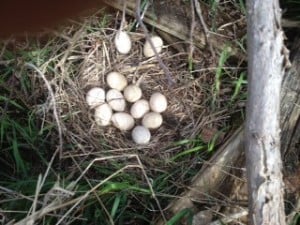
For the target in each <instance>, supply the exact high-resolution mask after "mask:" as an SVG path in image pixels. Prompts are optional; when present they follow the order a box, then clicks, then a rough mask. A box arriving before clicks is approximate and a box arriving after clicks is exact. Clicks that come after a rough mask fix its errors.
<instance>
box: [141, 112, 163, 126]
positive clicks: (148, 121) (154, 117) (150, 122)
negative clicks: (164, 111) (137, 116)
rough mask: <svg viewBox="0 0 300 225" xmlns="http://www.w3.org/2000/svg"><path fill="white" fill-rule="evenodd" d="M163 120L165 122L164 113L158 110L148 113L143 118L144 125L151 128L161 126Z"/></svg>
mask: <svg viewBox="0 0 300 225" xmlns="http://www.w3.org/2000/svg"><path fill="white" fill-rule="evenodd" d="M162 122H163V118H162V115H161V114H159V113H157V112H149V113H146V114H145V116H144V117H143V120H142V124H143V126H144V127H147V128H149V129H156V128H159V127H160V126H161V124H162Z"/></svg>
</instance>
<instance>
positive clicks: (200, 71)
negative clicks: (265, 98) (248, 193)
mask: <svg viewBox="0 0 300 225" xmlns="http://www.w3.org/2000/svg"><path fill="white" fill-rule="evenodd" d="M101 21H102V22H103V21H104V19H103V16H102V15H101V14H96V15H94V16H93V17H91V18H87V19H85V20H83V21H81V22H74V23H72V24H71V25H69V26H68V27H66V28H64V29H62V30H60V31H59V32H58V31H57V32H54V34H53V36H52V37H51V38H49V40H48V39H47V40H46V41H45V40H41V39H34V40H32V39H31V40H29V41H28V40H25V41H24V42H13V41H10V42H9V43H8V44H7V45H6V47H5V48H3V49H9V50H10V49H13V51H14V52H16V55H17V57H16V59H15V61H13V62H9V61H5V63H7V66H15V67H14V70H15V71H16V72H17V73H20V74H22V73H26V75H27V77H28V81H29V82H30V86H31V89H30V91H31V92H29V93H27V95H25V97H24V99H25V100H24V102H25V103H24V104H25V105H28V108H30V109H34V110H33V112H34V114H35V116H36V117H37V118H39V123H38V124H39V129H40V132H42V131H51V132H49V133H47V135H46V137H45V139H47V140H48V141H49V145H48V149H47V151H48V152H47V153H46V155H47V156H48V157H46V158H48V160H49V158H51V157H52V156H53V153H54V152H57V151H58V150H59V151H61V157H60V158H59V159H58V158H56V160H55V161H54V162H53V164H52V163H47V164H48V169H49V170H50V171H52V172H49V171H48V172H49V173H53V174H54V177H55V179H57V180H58V181H59V182H58V184H57V185H56V186H54V188H50V189H49V190H48V191H47V192H46V193H45V192H43V194H41V192H42V191H41V190H42V186H43V185H44V183H40V182H37V185H36V186H37V190H39V191H37V192H36V195H35V197H36V199H35V200H34V197H31V198H30V202H32V205H33V206H36V209H33V211H31V212H30V213H29V214H28V216H27V217H26V219H33V220H32V221H35V220H39V219H41V218H45V216H46V215H50V217H57V221H58V222H62V221H64V224H72V222H74V221H76V220H77V221H81V220H82V221H84V220H85V218H82V217H81V215H80V211H81V210H84V208H85V207H87V206H86V205H85V204H84V202H85V201H86V200H87V199H90V198H91V199H92V203H91V204H95V205H97V207H99V208H100V209H102V210H103V211H104V215H106V219H107V220H106V221H110V223H111V224H113V222H112V221H113V220H114V219H115V218H112V216H111V214H110V209H108V208H107V207H108V206H107V204H108V203H106V200H107V197H106V196H105V195H104V194H103V193H102V194H101V193H100V192H99V187H102V186H105V185H106V184H107V182H108V181H110V182H121V181H122V180H124V179H125V180H126V179H128V182H129V183H130V182H133V181H134V182H133V183H134V185H136V186H137V187H139V188H141V189H142V188H144V189H147V190H150V191H149V192H148V193H147V195H151V196H152V197H153V198H145V199H144V197H143V195H141V196H140V195H138V194H136V193H131V194H129V196H130V198H131V199H132V200H131V203H128V204H129V206H130V207H132V208H133V210H132V211H135V212H136V215H138V214H139V212H138V208H139V207H141V206H143V207H144V209H145V210H146V209H147V208H148V209H149V212H151V211H152V210H154V211H155V213H154V214H153V215H151V213H149V212H148V215H149V216H148V219H150V220H151V219H152V220H154V218H155V216H156V215H157V214H158V213H160V214H164V212H163V210H162V208H161V207H165V206H166V205H167V201H165V200H163V199H172V198H175V197H176V195H177V194H179V193H180V190H182V189H183V188H184V187H185V185H186V184H187V183H188V181H189V179H190V178H191V177H192V175H193V174H194V173H195V171H196V169H198V168H199V167H200V166H201V165H200V164H199V159H200V158H201V157H203V158H204V159H205V158H207V157H208V155H209V153H207V152H206V151H205V150H207V149H208V147H207V143H209V141H210V140H211V139H212V138H213V137H214V135H216V133H217V131H220V130H222V129H223V130H224V131H225V130H230V129H231V127H232V126H234V125H233V121H234V120H232V119H230V118H232V115H240V114H239V113H240V112H242V111H243V107H244V105H243V104H242V103H243V101H244V99H242V98H238V99H237V100H236V101H235V102H234V103H233V104H231V105H230V104H229V103H228V102H229V100H230V97H231V96H232V94H233V92H234V87H235V84H234V83H233V82H232V80H237V78H238V76H239V73H240V72H241V71H242V70H243V68H240V67H238V66H233V67H232V66H231V65H226V66H227V67H226V66H224V69H223V70H224V71H225V72H224V74H226V76H225V78H224V81H222V85H221V90H220V93H218V94H217V99H216V102H215V103H216V104H213V103H212V101H213V97H212V96H213V94H214V93H213V92H214V88H213V86H214V82H215V74H216V70H217V69H218V65H217V64H216V65H214V64H212V62H211V60H209V59H207V58H202V56H203V55H205V56H207V52H206V53H205V50H199V49H196V50H195V52H194V57H195V58H194V59H193V63H194V64H195V65H196V67H197V69H195V71H188V69H187V68H188V61H187V59H188V53H185V52H182V53H176V52H174V49H173V48H172V46H171V45H170V46H169V45H168V44H166V45H165V48H164V50H163V52H162V54H161V58H162V60H163V61H164V63H165V64H166V65H167V66H168V68H169V69H170V71H171V73H172V76H173V79H174V80H175V84H174V85H173V86H170V85H169V84H168V82H167V79H166V76H165V75H164V73H163V71H162V69H161V68H160V67H159V65H158V63H157V60H156V59H155V58H151V59H146V58H144V57H143V55H142V46H143V43H144V34H143V33H142V32H139V31H136V32H132V33H130V36H131V38H132V40H133V43H134V44H133V49H132V51H131V53H130V54H129V55H125V56H124V55H120V54H118V53H117V51H116V49H115V46H114V44H113V38H114V36H115V33H116V30H115V29H112V28H107V27H117V25H116V24H118V20H117V19H111V20H110V22H109V23H106V24H105V26H103V24H101V23H102V22H101ZM16 43H17V44H16ZM10 44H12V45H14V47H13V48H12V47H11V46H10ZM33 45H36V48H35V47H31V46H33ZM19 52H27V53H29V52H31V53H35V54H36V55H33V56H34V57H32V58H30V57H29V58H26V57H24V55H19ZM216 53H217V54H220V53H218V52H216ZM27 56H28V55H27ZM3 62H4V61H3ZM3 62H2V63H3ZM15 62H17V63H16V64H15ZM25 63H31V64H33V65H35V66H36V67H37V69H34V68H28V67H26V64H25ZM226 64H227V63H226ZM236 65H240V62H237V63H236ZM229 66H231V67H230V68H229ZM226 68H227V69H226ZM37 71H39V72H37ZM110 71H118V72H120V73H122V74H124V75H125V76H126V77H127V79H128V81H129V82H140V85H141V88H142V90H143V97H144V98H146V99H149V96H150V95H151V93H153V92H154V91H160V92H162V93H164V94H165V95H166V97H167V99H168V103H169V107H168V109H167V111H166V112H164V113H163V118H164V123H163V125H162V127H160V128H159V129H158V130H155V131H153V132H152V139H151V143H150V144H149V145H146V146H137V145H136V144H134V143H133V141H132V140H131V138H130V132H121V131H119V130H117V129H116V128H114V127H106V128H101V127H98V126H97V125H96V124H95V122H94V119H93V110H92V109H89V108H88V106H87V104H86V103H85V94H86V92H87V90H89V88H91V87H95V86H99V87H104V88H105V89H107V88H108V87H107V84H106V80H105V76H106V74H107V73H108V72H110ZM41 74H42V75H43V76H44V78H45V79H46V80H47V81H46V82H45V80H43V79H42V77H41ZM222 79H223V78H222ZM47 83H48V84H49V85H48V87H47V85H45V84H47ZM15 84H16V83H15ZM12 88H19V85H17V84H16V85H15V86H12ZM50 90H52V92H53V95H51V92H50ZM21 95H22V93H21ZM54 104H55V107H56V109H54ZM54 111H57V117H55V116H54ZM58 124H59V127H60V128H59V129H60V130H61V133H62V137H61V139H60V138H59V135H58V133H59V129H58V128H57V127H58V126H57V125H58ZM237 125H238V124H237ZM237 125H236V126H237ZM49 127H51V128H49ZM203 133H206V137H205V138H203V140H202V139H201V138H202V137H201V134H203ZM224 134H225V133H224V132H223V133H222V135H221V136H222V137H223V138H224ZM223 138H221V139H219V140H218V142H217V144H221V143H222V141H223ZM60 141H61V143H60ZM183 141H185V143H186V144H178V142H183ZM176 143H177V144H176ZM197 145H198V146H199V145H203V146H205V147H204V150H203V151H198V152H196V153H191V154H187V155H185V156H184V157H182V158H180V159H179V160H178V161H177V160H176V162H174V161H172V160H171V159H172V158H173V157H175V156H176V155H177V154H179V153H180V152H182V151H184V150H187V149H189V148H193V147H195V146H197ZM49 156H51V157H49ZM48 162H49V161H48ZM97 167H99V168H100V169H99V170H97ZM33 170H35V169H34V168H33ZM35 172H36V173H44V171H35ZM60 173H62V174H60ZM61 176H62V177H63V180H60V178H59V177H61ZM120 176H121V177H120ZM160 176H161V177H162V178H160ZM47 178H48V174H47V173H45V174H44V177H43V179H44V180H43V181H44V182H45V180H46V179H47ZM160 179H161V180H160ZM64 180H65V181H68V182H66V184H64ZM69 181H74V183H69ZM151 182H152V183H151ZM159 182H161V184H162V186H161V187H160V186H159V184H157V183H159ZM67 183H68V185H67ZM81 183H84V185H87V186H88V187H87V188H85V190H88V191H85V192H84V191H83V192H81V189H82V190H84V188H81V189H80V188H79V186H80V185H81ZM84 185H83V186H84ZM153 186H154V187H153ZM75 187H77V188H78V190H76V188H75ZM154 189H155V190H154ZM53 191H54V193H56V194H54V196H55V197H54V199H51V200H49V196H53V195H52V193H53ZM112 192H113V191H112ZM138 192H139V191H138ZM141 192H142V191H141V190H140V192H139V193H141ZM5 193H8V192H5ZM60 195H61V196H63V197H59V196H60ZM102 196H103V199H104V200H103V199H102ZM157 196H159V197H157ZM19 197H20V196H19ZM21 198H22V197H21ZM158 198H159V199H158ZM149 199H150V200H149ZM153 199H154V200H155V201H154V202H152V201H153ZM43 201H44V203H43ZM149 202H150V205H149ZM89 204H90V203H89ZM110 204H111V203H110ZM126 204H127V203H126ZM161 204H162V206H161ZM108 205H109V204H108ZM150 206H151V207H152V208H151V209H150V208H149V207H150ZM40 210H44V211H42V213H41V211H40ZM48 210H49V211H48ZM142 211H143V210H142ZM119 213H120V212H119ZM30 215H32V216H30ZM137 221H139V220H138V219H137ZM105 223H106V222H104V223H103V224H105ZM107 223H109V222H107ZM134 223H135V222H133V221H132V224H134ZM32 224H33V223H32Z"/></svg>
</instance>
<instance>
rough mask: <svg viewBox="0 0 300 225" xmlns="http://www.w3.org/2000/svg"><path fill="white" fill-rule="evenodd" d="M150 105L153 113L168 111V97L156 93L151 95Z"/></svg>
mask: <svg viewBox="0 0 300 225" xmlns="http://www.w3.org/2000/svg"><path fill="white" fill-rule="evenodd" d="M149 104H150V109H151V110H152V111H154V112H158V113H161V112H163V111H165V110H166V109H167V105H168V102H167V98H166V96H164V95H163V94H161V93H159V92H155V93H153V94H152V95H151V97H150V100H149Z"/></svg>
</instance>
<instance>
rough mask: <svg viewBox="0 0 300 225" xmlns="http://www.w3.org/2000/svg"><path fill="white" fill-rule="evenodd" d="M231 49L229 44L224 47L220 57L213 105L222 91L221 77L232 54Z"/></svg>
mask: <svg viewBox="0 0 300 225" xmlns="http://www.w3.org/2000/svg"><path fill="white" fill-rule="evenodd" d="M229 49H230V48H229V47H228V46H226V47H225V48H224V49H223V51H222V53H221V56H220V58H219V62H218V67H217V70H216V74H215V84H214V91H213V105H215V102H216V99H217V96H218V95H219V93H220V87H221V78H222V75H223V67H224V65H225V63H226V61H227V60H228V58H229V56H230V51H229Z"/></svg>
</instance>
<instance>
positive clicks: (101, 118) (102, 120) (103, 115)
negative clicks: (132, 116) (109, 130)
mask: <svg viewBox="0 0 300 225" xmlns="http://www.w3.org/2000/svg"><path fill="white" fill-rule="evenodd" d="M112 113H113V112H112V109H111V107H110V106H109V105H108V104H107V103H104V104H102V105H100V106H97V107H96V108H95V114H94V118H95V121H96V123H97V124H98V125H99V126H107V125H109V124H110V120H111V117H112Z"/></svg>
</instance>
